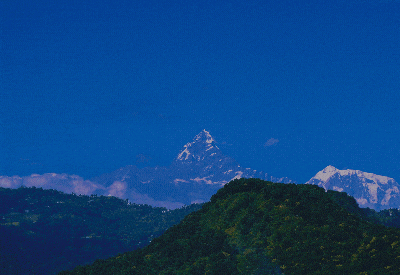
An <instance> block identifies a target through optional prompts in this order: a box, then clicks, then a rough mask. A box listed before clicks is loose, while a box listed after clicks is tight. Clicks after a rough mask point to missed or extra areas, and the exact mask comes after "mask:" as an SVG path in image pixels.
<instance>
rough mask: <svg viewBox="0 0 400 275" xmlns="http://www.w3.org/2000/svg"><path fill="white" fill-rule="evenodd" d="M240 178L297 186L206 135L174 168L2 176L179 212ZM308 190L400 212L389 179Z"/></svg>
mask: <svg viewBox="0 0 400 275" xmlns="http://www.w3.org/2000/svg"><path fill="white" fill-rule="evenodd" d="M238 178H259V179H263V180H267V181H272V182H281V183H295V181H293V180H291V179H289V178H287V177H274V176H271V175H269V174H268V173H266V172H262V171H256V170H254V169H251V168H244V167H242V166H241V165H240V164H239V163H237V162H236V160H234V159H232V158H230V157H229V156H226V155H224V154H223V153H222V152H221V150H220V149H219V148H218V146H217V144H216V142H215V140H214V138H213V137H212V136H211V135H210V133H209V132H208V131H206V130H203V131H201V132H200V133H199V134H198V135H196V136H195V137H194V139H193V141H191V142H189V143H187V144H186V145H184V146H183V148H182V149H181V151H180V152H179V153H178V154H177V156H176V158H175V159H174V160H173V161H172V162H171V164H170V165H169V166H165V167H160V166H157V167H145V168H138V167H136V166H134V165H128V166H125V167H122V168H120V169H118V170H116V171H114V172H111V173H107V174H103V175H100V176H98V177H95V178H92V179H90V180H85V179H83V178H82V177H80V176H77V175H67V174H55V173H48V174H43V175H37V174H33V175H31V176H27V177H19V176H12V177H7V176H0V187H6V188H18V187H20V186H26V187H31V186H36V187H42V188H44V189H55V190H59V191H62V192H65V193H75V194H83V195H90V194H98V195H111V196H116V197H119V198H122V199H128V200H129V201H131V202H133V203H137V204H148V205H152V206H162V207H166V208H169V209H175V208H179V207H181V206H183V205H189V204H192V203H201V202H206V201H208V200H209V199H210V198H211V196H212V195H213V194H215V193H216V192H217V190H218V189H220V188H221V187H222V186H224V184H226V183H228V182H229V181H231V180H233V179H238ZM307 184H314V185H319V186H321V187H323V188H324V189H325V190H328V189H329V190H336V191H342V192H346V193H348V194H349V195H351V196H354V197H355V198H356V200H357V202H358V203H359V205H360V206H361V207H370V208H373V209H375V210H381V209H387V208H398V207H399V206H400V195H399V190H400V186H399V184H398V183H397V182H396V181H395V180H394V179H392V178H388V177H384V176H378V175H375V174H371V173H366V172H362V171H358V170H338V169H336V168H334V167H333V166H328V167H326V168H325V169H323V170H322V171H320V172H318V173H317V174H316V175H315V176H314V177H313V178H311V179H310V180H309V181H308V182H307Z"/></svg>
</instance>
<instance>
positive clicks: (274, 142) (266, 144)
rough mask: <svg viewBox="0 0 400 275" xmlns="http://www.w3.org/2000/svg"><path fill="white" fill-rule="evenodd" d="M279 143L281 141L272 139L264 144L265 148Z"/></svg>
mask: <svg viewBox="0 0 400 275" xmlns="http://www.w3.org/2000/svg"><path fill="white" fill-rule="evenodd" d="M278 142H279V139H276V138H270V139H269V140H267V142H266V143H265V144H264V147H269V146H272V145H275V144H277V143H278Z"/></svg>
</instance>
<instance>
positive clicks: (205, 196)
mask: <svg viewBox="0 0 400 275" xmlns="http://www.w3.org/2000/svg"><path fill="white" fill-rule="evenodd" d="M238 178H260V179H264V180H269V181H272V182H283V183H289V182H293V181H292V180H290V179H288V178H286V177H283V178H276V177H272V176H270V175H269V174H267V173H264V172H258V171H256V170H253V169H250V168H242V167H241V166H240V165H239V164H238V163H237V162H236V161H235V160H234V159H232V158H230V157H228V156H225V155H224V154H223V153H222V152H221V150H220V149H219V148H218V146H217V144H216V142H215V140H214V138H213V137H212V136H211V135H210V133H209V132H208V131H206V130H203V131H201V132H200V133H199V134H198V135H196V136H195V137H194V139H193V141H192V142H189V143H187V144H185V145H184V146H183V148H182V150H181V151H180V152H179V153H178V155H177V156H176V158H175V159H174V160H173V161H172V163H171V165H170V166H168V167H146V168H141V169H140V168H138V167H136V166H132V165H130V166H126V167H123V168H120V169H118V170H116V171H114V172H112V173H109V174H104V175H101V176H99V177H96V178H94V179H92V181H94V182H98V183H99V184H100V185H102V186H105V187H106V192H108V194H110V195H116V196H117V197H120V198H127V199H129V200H131V201H132V202H136V203H146V204H150V205H153V206H165V207H167V208H176V207H180V206H182V205H185V204H186V205H189V204H192V203H201V202H205V201H208V200H209V199H210V198H211V196H212V195H213V194H215V193H216V191H217V190H218V189H219V188H221V187H222V186H223V185H224V184H226V183H228V182H229V181H231V180H233V179H238Z"/></svg>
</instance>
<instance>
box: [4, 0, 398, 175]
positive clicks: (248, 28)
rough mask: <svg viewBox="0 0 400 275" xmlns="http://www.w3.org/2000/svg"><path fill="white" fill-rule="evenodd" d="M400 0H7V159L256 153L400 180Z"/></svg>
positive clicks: (256, 161) (277, 164)
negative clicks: (196, 150)
mask: <svg viewBox="0 0 400 275" xmlns="http://www.w3.org/2000/svg"><path fill="white" fill-rule="evenodd" d="M399 49H400V1H396V0H392V1H390V0H387V1H385V0H376V1H372V0H346V1H308V0H305V1H259V0H249V1H233V0H232V1H229V0H226V1H221V0H213V1H206V0H205V1H183V0H182V1H174V0H172V1H171V0H168V1H167V0H165V1H157V0H146V1H111V0H109V1H104V0H96V1H63V0H61V1H50V0H48V1H43V0H38V1H28V0H13V1H0V175H8V176H11V175H20V176H24V175H30V174H31V173H39V174H41V173H47V172H55V173H68V174H77V175H80V176H82V177H84V178H90V177H93V176H96V175H99V174H102V173H106V172H110V171H113V170H115V169H117V168H120V167H122V166H125V165H129V164H135V165H138V166H147V165H148V166H155V165H168V164H169V163H170V162H171V161H172V159H173V158H174V157H175V156H176V155H177V154H178V152H179V150H180V149H181V147H182V146H183V145H184V144H185V143H186V142H189V141H191V140H192V138H193V137H194V136H195V135H196V134H198V133H199V132H200V131H201V130H203V129H206V130H208V131H209V132H210V133H211V135H212V136H213V137H214V138H215V139H216V141H217V142H218V145H219V147H220V149H221V150H222V151H223V152H224V153H225V154H226V155H229V156H232V157H234V158H235V159H236V160H237V161H238V162H239V163H241V164H242V166H245V167H251V168H253V169H257V170H262V171H265V172H268V173H270V174H272V175H274V176H287V177H290V178H292V179H294V180H297V181H299V182H305V181H307V180H308V179H310V178H311V177H312V176H314V174H315V173H317V172H318V171H319V170H322V169H323V168H324V167H326V166H327V165H333V166H335V167H337V168H339V169H343V168H348V169H358V170H363V171H366V172H371V173H376V174H380V175H385V176H389V177H393V178H395V179H396V180H397V181H400V165H399V161H400V124H399V122H400V110H399V105H400V50H399Z"/></svg>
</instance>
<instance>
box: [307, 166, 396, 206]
mask: <svg viewBox="0 0 400 275" xmlns="http://www.w3.org/2000/svg"><path fill="white" fill-rule="evenodd" d="M306 184H313V185H318V186H320V187H323V188H324V189H325V190H334V191H340V192H346V193H347V194H349V195H350V196H353V197H354V198H355V199H356V201H357V202H358V204H359V205H360V206H361V207H370V208H372V209H375V210H377V211H379V210H382V209H388V208H399V207H400V185H399V184H398V183H397V182H396V181H395V180H394V179H392V178H389V177H385V176H380V175H376V174H372V173H367V172H363V171H360V170H350V169H347V170H339V169H337V168H335V167H333V166H331V165H329V166H327V167H326V168H325V169H323V170H322V171H319V172H318V173H317V174H316V175H315V176H314V177H313V178H311V179H310V180H309V181H308V182H306Z"/></svg>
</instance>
